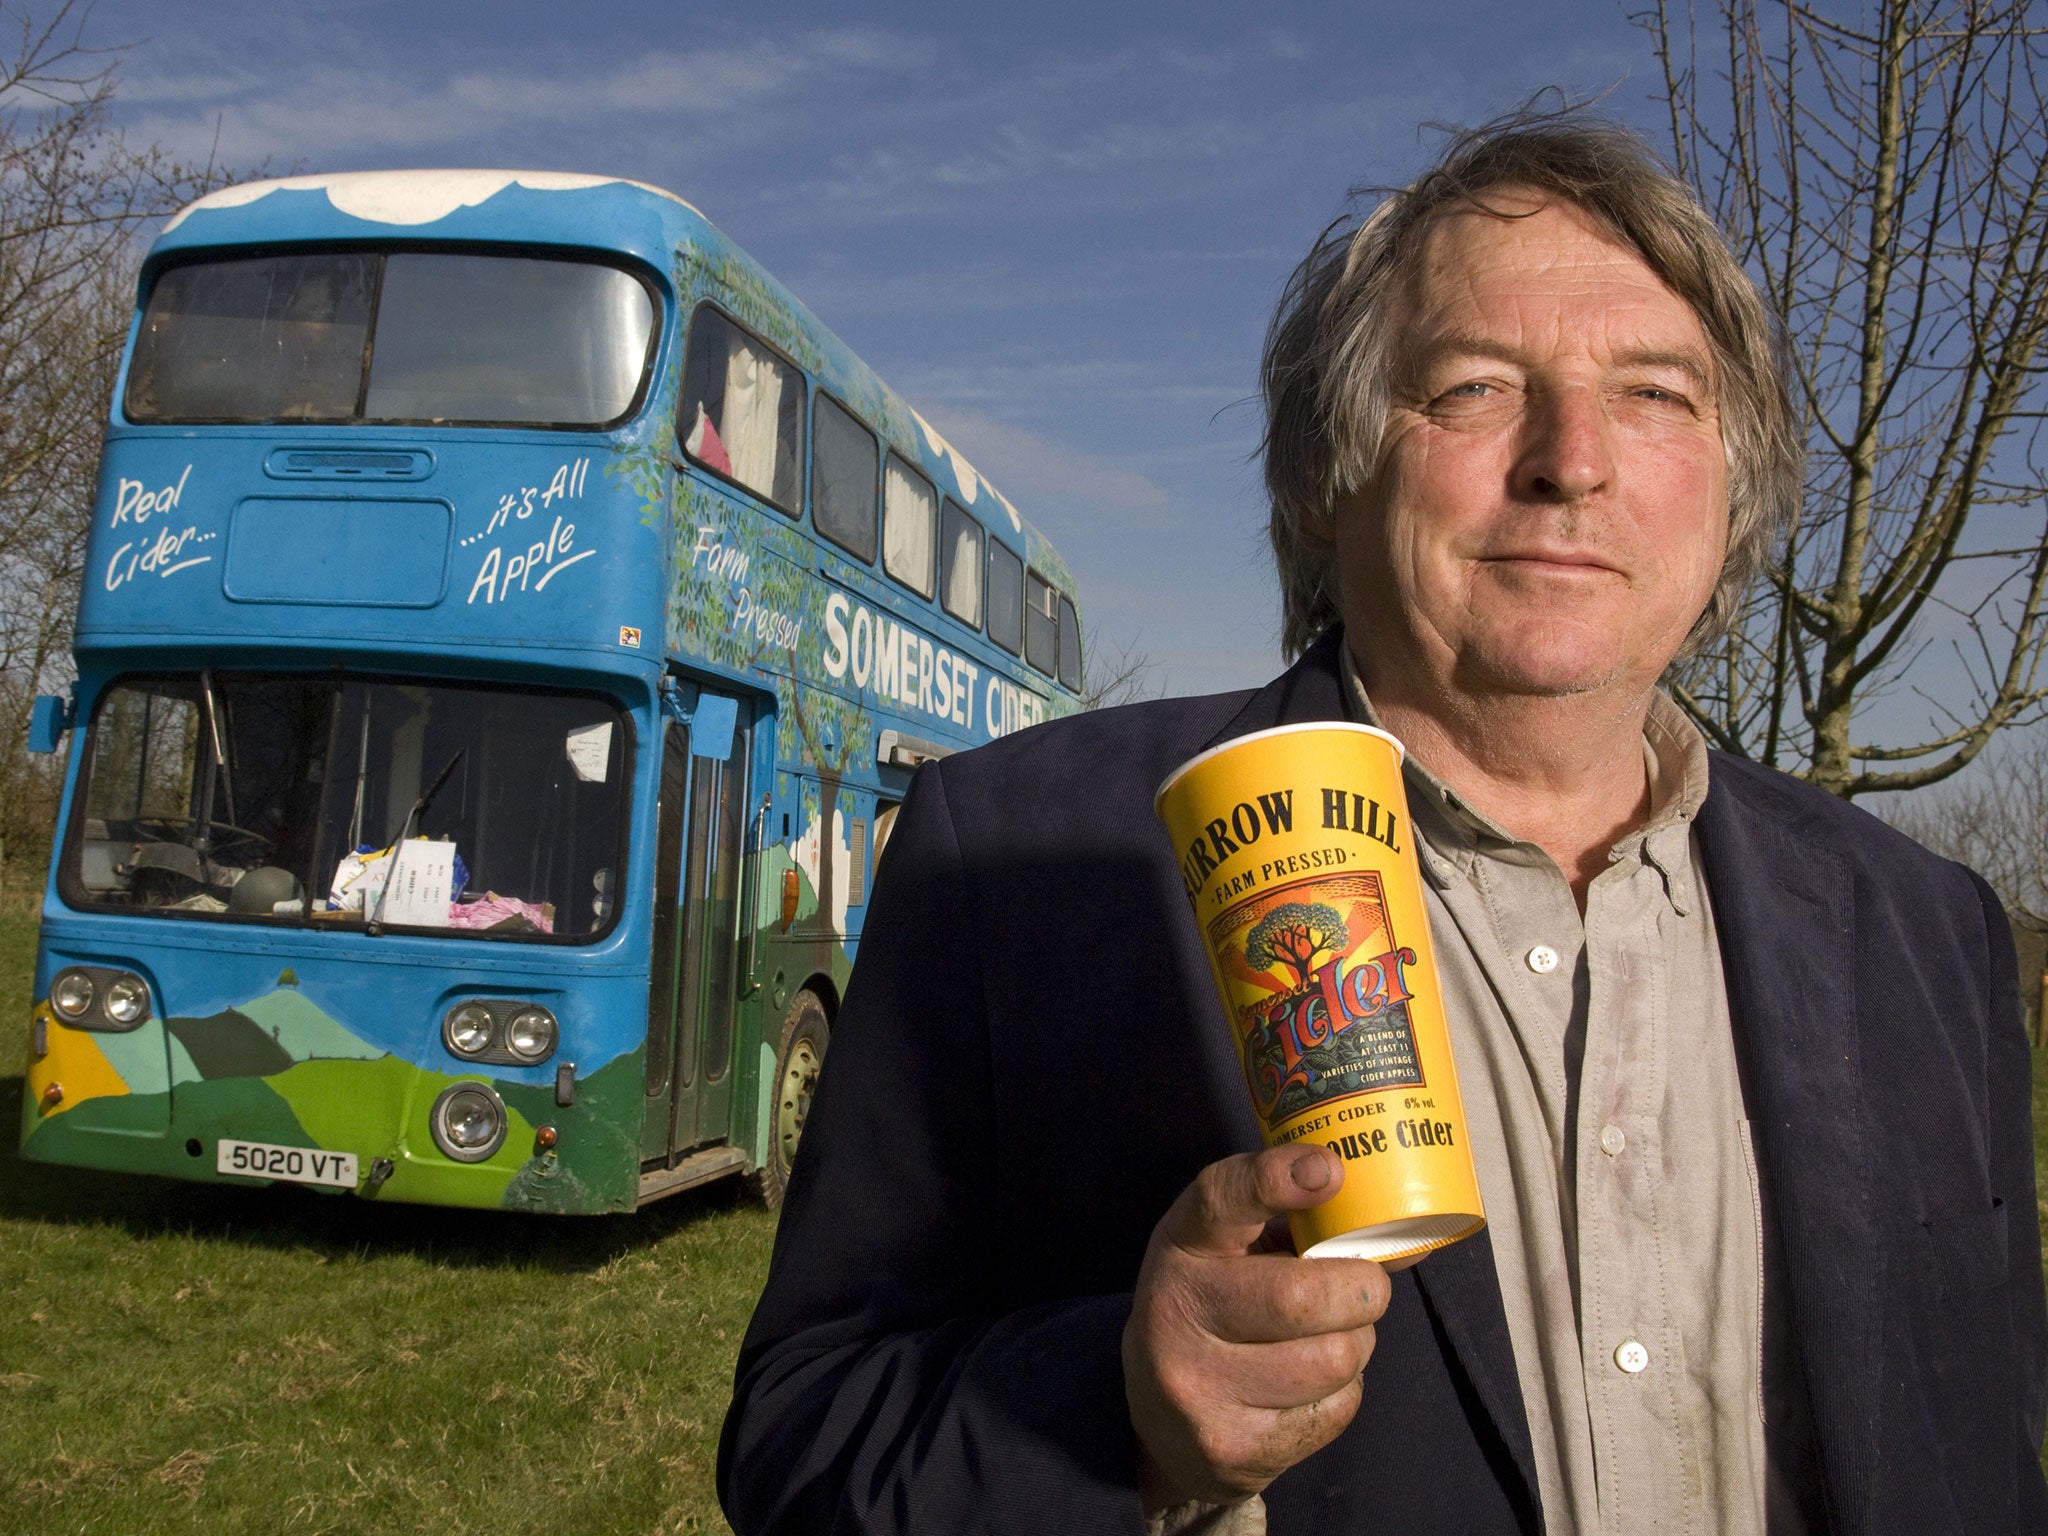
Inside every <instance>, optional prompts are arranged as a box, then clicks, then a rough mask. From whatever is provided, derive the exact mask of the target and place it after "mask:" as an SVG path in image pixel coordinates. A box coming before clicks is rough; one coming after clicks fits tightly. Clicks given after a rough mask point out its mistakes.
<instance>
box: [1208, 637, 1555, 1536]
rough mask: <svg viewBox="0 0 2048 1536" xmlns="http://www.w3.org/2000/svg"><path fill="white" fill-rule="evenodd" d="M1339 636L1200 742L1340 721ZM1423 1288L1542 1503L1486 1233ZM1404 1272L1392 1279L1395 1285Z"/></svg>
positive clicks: (1436, 1256) (1426, 1276)
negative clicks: (1274, 727) (1276, 728)
mask: <svg viewBox="0 0 2048 1536" xmlns="http://www.w3.org/2000/svg"><path fill="white" fill-rule="evenodd" d="M1342 640H1343V637H1342V634H1341V632H1339V631H1336V630H1331V631H1329V632H1328V633H1326V634H1325V635H1323V637H1322V638H1321V639H1319V640H1317V641H1316V642H1315V644H1313V645H1311V646H1310V647H1309V648H1308V649H1307V650H1306V651H1304V652H1302V655H1301V659H1300V660H1299V661H1297V662H1296V663H1295V664H1294V665H1293V666H1292V667H1290V668H1288V669H1287V671H1285V672H1283V673H1282V674H1281V675H1280V676H1279V677H1277V678H1275V679H1274V680H1273V681H1272V682H1270V683H1268V684H1267V685H1266V686H1265V687H1264V688H1262V689H1260V690H1259V691H1258V692H1257V693H1255V694H1254V695H1252V697H1251V699H1250V701H1249V702H1247V703H1246V705H1245V707H1244V708H1243V709H1242V710H1241V711H1239V713H1238V714H1237V716H1236V717H1235V718H1234V719H1232V720H1231V722H1230V723H1229V724H1228V725H1226V726H1225V727H1224V728H1223V729H1222V730H1221V731H1219V732H1217V733H1216V735H1215V737H1214V738H1212V739H1211V740H1210V741H1209V742H1208V743H1207V744H1206V745H1207V746H1215V745H1217V744H1218V743H1220V742H1224V741H1229V740H1232V739H1233V738H1235V737H1239V736H1245V735H1249V734H1250V733H1251V732H1253V731H1262V730H1266V729H1269V728H1271V727H1273V726H1276V725H1301V724H1306V723H1309V722H1312V721H1316V720H1343V719H1346V718H1348V716H1349V711H1348V710H1347V709H1346V708H1345V705H1344V680H1343V674H1342V671H1341V670H1340V667H1339V664H1338V649H1337V648H1338V646H1339V645H1340V644H1342ZM1405 1273H1406V1277H1408V1278H1412V1279H1413V1280H1414V1281H1415V1284H1416V1286H1417V1287H1418V1288H1419V1289H1420V1290H1421V1292H1422V1297H1423V1303H1424V1305H1425V1306H1426V1307H1427V1308H1428V1311H1429V1314H1430V1317H1431V1319H1432V1321H1433V1322H1434V1323H1435V1325H1436V1327H1437V1328H1438V1329H1439V1330H1440V1331H1441V1333H1442V1335H1443V1337H1444V1338H1445V1339H1446V1340H1448V1341H1449V1344H1450V1348H1451V1352H1452V1354H1453V1355H1454V1356H1455V1357H1456V1359H1457V1362H1458V1366H1459V1368H1460V1369H1461V1370H1462V1371H1463V1372H1464V1373H1465V1377H1466V1379H1467V1380H1468V1381H1470V1382H1471V1384H1472V1389H1473V1392H1474V1394H1475V1395H1476V1396H1477V1397H1478V1399H1479V1402H1480V1405H1481V1407H1483V1408H1484V1409H1485V1411H1486V1413H1487V1416H1488V1417H1489V1418H1490V1419H1491V1420H1492V1421H1493V1428H1494V1430H1495V1432H1496V1433H1498V1434H1499V1436H1500V1438H1501V1443H1502V1444H1503V1445H1504V1446H1505V1447H1506V1449H1507V1452H1508V1455H1509V1458H1510V1459H1511V1460H1512V1461H1513V1462H1514V1465H1515V1469H1516V1470H1517V1471H1518V1472H1520V1473H1521V1475H1522V1481H1523V1484H1524V1489H1525V1492H1526V1493H1527V1497H1528V1503H1527V1507H1528V1508H1529V1509H1532V1510H1534V1509H1538V1508H1540V1507H1541V1504H1542V1500H1541V1497H1540V1495H1539V1493H1538V1491H1537V1486H1536V1456H1535V1452H1534V1451H1533V1450H1532V1449H1531V1448H1530V1443H1529V1419H1528V1415H1527V1413H1526V1411H1525V1410H1524V1408H1523V1406H1522V1387H1521V1378H1520V1377H1519V1376H1518V1375H1517V1374H1516V1373H1515V1352H1514V1345H1513V1344H1512V1343H1511V1342H1510V1340H1509V1338H1508V1319H1507V1313H1506V1311H1505V1310H1504V1309H1503V1308H1502V1306H1501V1299H1500V1281H1499V1279H1498V1278H1497V1277H1496V1275H1495V1273H1494V1267H1493V1244H1492V1242H1491V1241H1490V1240H1489V1239H1488V1237H1487V1234H1486V1233H1485V1232H1484V1231H1481V1232H1479V1233H1477V1234H1476V1235H1474V1236H1472V1237H1468V1238H1466V1239H1465V1240H1464V1241H1463V1242H1459V1243H1453V1244H1451V1246H1450V1247H1448V1248H1442V1249H1439V1250H1437V1251H1436V1252H1435V1253H1432V1254H1431V1255H1429V1257H1428V1258H1426V1259H1424V1260H1423V1261H1422V1262H1421V1263H1420V1264H1417V1265H1416V1266H1415V1267H1414V1268H1413V1269H1411V1270H1408V1271H1406V1272H1405ZM1402 1278H1403V1277H1402V1276H1396V1277H1395V1284H1397V1285H1398V1284H1400V1283H1401V1280H1402Z"/></svg>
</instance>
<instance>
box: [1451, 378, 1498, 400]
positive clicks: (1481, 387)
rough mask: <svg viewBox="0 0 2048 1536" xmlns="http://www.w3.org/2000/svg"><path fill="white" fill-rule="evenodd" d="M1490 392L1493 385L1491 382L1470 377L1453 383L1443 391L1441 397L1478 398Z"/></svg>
mask: <svg viewBox="0 0 2048 1536" xmlns="http://www.w3.org/2000/svg"><path fill="white" fill-rule="evenodd" d="M1492 392H1493V386H1492V385H1491V384H1488V383H1486V382H1485V381H1484V380H1483V379H1472V380H1468V381H1467V382H1466V383H1463V384H1453V385H1452V386H1451V387H1450V388H1449V389H1447V390H1445V391H1444V393H1443V398H1444V399H1446V400H1479V399H1482V398H1484V397H1485V396H1487V395H1489V394H1491V393H1492Z"/></svg>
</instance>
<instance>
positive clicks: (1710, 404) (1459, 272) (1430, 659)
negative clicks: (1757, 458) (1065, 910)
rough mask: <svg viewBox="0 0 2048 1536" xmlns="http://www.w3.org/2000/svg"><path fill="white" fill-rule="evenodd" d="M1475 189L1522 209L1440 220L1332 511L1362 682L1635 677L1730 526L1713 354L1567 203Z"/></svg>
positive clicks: (1646, 676)
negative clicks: (1378, 453) (1368, 447)
mask: <svg viewBox="0 0 2048 1536" xmlns="http://www.w3.org/2000/svg"><path fill="white" fill-rule="evenodd" d="M1489 202H1491V203H1492V204H1493V205H1494V206H1496V207H1501V208H1504V209H1511V210H1513V211H1517V212H1520V211H1522V210H1523V209H1537V210H1538V211H1535V212H1532V213H1530V214H1529V215H1528V216H1527V217H1525V218H1515V219H1504V218H1498V217H1495V216H1493V215H1490V214H1485V213H1478V212H1470V213H1455V214H1451V215H1448V216H1446V217H1444V218H1442V219H1441V220H1440V221H1439V222H1438V223H1437V224H1436V226H1435V227H1434V229H1433V230H1432V231H1431V232H1430V234H1429V235H1428V236H1427V237H1426V240H1425V246H1424V257H1425V259H1424V261H1423V262H1422V264H1421V267H1420V270H1419V275H1418V277H1417V278H1416V280H1415V281H1414V283H1413V286H1412V288H1411V290H1410V292H1409V293H1408V295H1407V296H1406V299H1405V302H1404V304H1403V311H1402V312H1401V313H1400V314H1399V315H1398V316H1397V319H1396V325H1395V339H1394V344H1393V349H1392V356H1391V358H1390V362H1391V364H1392V369H1393V379H1392V385H1393V391H1392V409H1391V410H1390V412H1389V415H1388V421H1387V433H1386V438H1385V440H1384V450H1383V455H1382V460H1381V463H1382V469H1381V473H1380V475H1379V476H1378V478H1377V480H1376V482H1375V483H1374V484H1373V485H1372V486H1371V487H1369V488H1368V489H1367V490H1366V491H1364V492H1362V493H1361V494H1359V495H1358V496H1356V497H1354V498H1352V499H1351V500H1350V501H1349V502H1348V503H1346V504H1345V505H1343V506H1342V507H1341V508H1340V509H1339V513H1338V517H1337V521H1336V526H1335V527H1334V529H1333V530H1332V533H1333V535H1334V539H1335V544H1336V553H1337V562H1338V573H1339V581H1340V592H1341V594H1342V608H1343V612H1344V618H1345V626H1346V630H1347V634H1348V637H1349V640H1350V644H1351V647H1352V652H1353V655H1354V656H1355V657H1356V658H1357V660H1358V663H1359V666H1360V669H1361V671H1362V672H1363V674H1364V676H1365V678H1366V681H1367V684H1368V686H1371V687H1388V686H1390V685H1391V684H1392V683H1393V682H1394V680H1395V678H1396V676H1397V673H1399V674H1405V675H1406V676H1407V677H1408V678H1409V679H1410V680H1411V681H1412V682H1413V683H1414V684H1417V685H1420V686H1422V687H1424V688H1434V689H1440V688H1443V687H1446V686H1447V687H1448V688H1449V689H1450V690H1452V692H1453V693H1454V694H1458V695H1466V696H1474V695H1493V694H1524V695H1527V694H1538V695H1558V694H1573V693H1586V692H1593V691H1598V690H1603V689H1617V690H1626V691H1627V692H1628V693H1630V694H1633V693H1636V692H1640V691H1641V690H1643V689H1646V688H1647V687H1648V686H1649V685H1650V684H1651V683H1653V682H1654V681H1655V680H1656V678H1657V677H1658V675H1659V674H1660V673H1662V672H1663V670H1664V668H1665V666H1666V664H1667V663H1669V661H1670V660H1671V658H1672V657H1673V656H1674V655H1675V654H1676V653H1677V651H1678V648H1679V646H1680V645H1681V644H1682V643H1683V642H1684V640H1685V636H1686V634H1687V633H1688V632H1689V631H1690V629H1691V628H1692V625H1693V622H1694V620H1695V619H1697V618H1698V617H1699V614H1700V611H1701V610H1702V609H1703V608H1704V607H1705V606H1706V602H1707V599H1708V597H1709V596H1710V595H1711V594H1712V592H1713V589H1714V584H1715V582H1716V580H1717V578H1718V576H1719V573H1720V568H1721V558H1722V554H1723V551H1724V549H1725V548H1726V545H1727V537H1728V497H1727V457H1726V453H1725V451H1724V449H1723V446H1722V442H1721V426H1720V419H1719V416H1718V414H1717V412H1716V409H1715V400H1714V388H1713V352H1712V349H1711V347H1710V346H1709V345H1708V342H1707V338H1706V334H1705V332H1704V331H1703V330H1702V329H1701V327H1700V323H1699V320H1698V319H1697V318H1696V317H1695V316H1694V314H1693V312H1692V310H1691V308H1690V307H1689V306H1688V305H1687V304H1686V303H1685V302H1684V300H1682V299H1680V298H1679V297H1678V296H1677V295H1676V294H1674V293H1673V292H1671V290H1670V289H1668V288H1666V287H1665V286H1664V284H1663V283H1662V281H1661V280H1659V279H1658V277H1657V276H1656V275H1655V274H1654V273H1653V272H1651V271H1650V269H1649V268H1648V267H1647V266H1645V265H1644V264H1643V262H1642V261H1641V260H1640V259H1639V258H1638V257H1637V256H1635V255H1634V254H1633V253H1631V252H1630V251H1628V250H1626V249H1625V248H1623V247H1622V246H1620V245H1617V244H1615V243H1614V242H1613V240H1611V239H1610V238H1609V237H1608V236H1607V235H1606V234H1604V233H1603V232H1602V231H1601V230H1600V228H1599V226H1598V225H1597V224H1595V223H1594V222H1593V221H1592V220H1591V219H1589V218H1588V217H1587V216H1585V215H1584V214H1582V213H1580V212H1579V211H1578V210H1577V209H1575V208H1573V207H1571V206H1570V205H1568V204H1563V203H1559V202H1556V201H1554V200H1553V201H1550V202H1549V203H1547V204H1542V205H1539V202H1538V200H1537V199H1536V198H1534V197H1533V196H1530V195H1527V194H1519V193H1515V192H1501V193H1496V194H1494V195H1493V196H1491V197H1490V198H1489ZM1418 667H1419V668H1420V669H1422V670H1421V672H1420V674H1419V675H1417V674H1416V673H1415V672H1414V670H1413V669H1415V668H1418Z"/></svg>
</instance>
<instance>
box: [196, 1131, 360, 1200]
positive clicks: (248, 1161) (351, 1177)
mask: <svg viewBox="0 0 2048 1536" xmlns="http://www.w3.org/2000/svg"><path fill="white" fill-rule="evenodd" d="M217 1146H218V1150H217V1151H216V1153H215V1155H214V1161H213V1166H214V1169H215V1170H216V1171H217V1172H220V1173H236V1174H240V1175H242V1176H243V1177H244V1178H251V1179H286V1180H289V1181H290V1182H292V1183H294V1184H332V1185H335V1186H336V1187H338V1188H341V1189H354V1188H355V1187H356V1155H355V1153H353V1152H323V1151H321V1150H319V1149H318V1148H317V1147H279V1146H273V1145H271V1144H270V1143H269V1142H267V1141H223V1142H220V1143H218V1144H217Z"/></svg>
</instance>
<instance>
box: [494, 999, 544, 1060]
mask: <svg viewBox="0 0 2048 1536" xmlns="http://www.w3.org/2000/svg"><path fill="white" fill-rule="evenodd" d="M556 1034H557V1030H556V1028H555V1016H554V1015H553V1014H552V1013H549V1012H548V1011H547V1009H545V1008H540V1007H534V1008H522V1009H520V1010H519V1012H517V1013H515V1014H514V1015H512V1022H511V1023H510V1024H509V1025H508V1026H506V1029H505V1045H506V1048H507V1049H509V1050H510V1051H511V1052H512V1054H513V1055H514V1056H517V1057H518V1058H519V1059H520V1060H521V1061H540V1060H542V1059H543V1058H545V1057H547V1056H548V1055H550V1054H551V1053H552V1052H553V1051H554V1049H555V1036H556Z"/></svg>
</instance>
